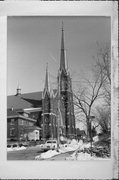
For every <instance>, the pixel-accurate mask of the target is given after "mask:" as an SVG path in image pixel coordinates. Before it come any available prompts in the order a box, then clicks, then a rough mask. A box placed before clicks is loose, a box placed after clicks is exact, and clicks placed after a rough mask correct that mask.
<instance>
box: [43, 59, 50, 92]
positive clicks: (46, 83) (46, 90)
mask: <svg viewBox="0 0 119 180" xmlns="http://www.w3.org/2000/svg"><path fill="white" fill-rule="evenodd" d="M46 92H49V88H48V63H47V65H46V75H45V87H44V94H45V93H46Z"/></svg>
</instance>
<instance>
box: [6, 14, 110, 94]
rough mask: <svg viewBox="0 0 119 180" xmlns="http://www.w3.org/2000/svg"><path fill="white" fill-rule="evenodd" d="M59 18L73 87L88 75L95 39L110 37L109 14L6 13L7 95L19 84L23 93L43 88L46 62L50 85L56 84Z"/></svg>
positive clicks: (58, 55)
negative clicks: (23, 14) (61, 15)
mask: <svg viewBox="0 0 119 180" xmlns="http://www.w3.org/2000/svg"><path fill="white" fill-rule="evenodd" d="M62 21H63V24H64V39H65V49H66V59H67V62H68V68H69V71H70V74H71V77H72V84H73V87H74V88H75V85H76V84H77V82H78V83H79V84H80V82H81V81H82V78H83V76H87V77H88V78H90V76H91V73H90V72H91V71H90V70H91V68H92V65H93V64H94V59H93V58H92V57H93V56H94V55H95V54H96V43H97V42H98V43H103V42H104V43H105V42H110V40H111V28H110V18H109V17H41V16H37V17H35V16H34V17H30V16H29V17H27V16H26V17H20V16H19V17H15V16H13V17H8V26H7V94H8V95H15V94H16V88H17V86H18V84H19V85H20V87H21V92H22V93H28V92H37V91H42V90H43V88H44V84H45V83H44V80H45V71H46V64H47V63H48V73H49V84H50V87H51V88H56V78H57V75H58V69H59V64H60V48H61V27H62Z"/></svg>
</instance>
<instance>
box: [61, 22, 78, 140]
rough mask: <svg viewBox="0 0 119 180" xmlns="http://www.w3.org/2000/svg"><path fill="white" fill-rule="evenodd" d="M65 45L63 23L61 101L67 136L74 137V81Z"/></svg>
mask: <svg viewBox="0 0 119 180" xmlns="http://www.w3.org/2000/svg"><path fill="white" fill-rule="evenodd" d="M65 52H66V51H65V46H64V27H63V23H62V33H61V50H60V68H59V71H58V85H59V91H60V101H61V104H62V105H63V109H64V112H62V113H63V114H64V120H63V122H64V127H65V130H64V131H65V135H66V137H67V138H73V137H74V136H75V117H74V105H73V93H72V82H71V78H70V73H69V71H68V69H67V65H66V56H65Z"/></svg>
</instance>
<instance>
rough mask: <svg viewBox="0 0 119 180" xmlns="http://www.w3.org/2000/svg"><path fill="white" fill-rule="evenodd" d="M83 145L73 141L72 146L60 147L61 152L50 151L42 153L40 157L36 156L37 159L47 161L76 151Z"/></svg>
mask: <svg viewBox="0 0 119 180" xmlns="http://www.w3.org/2000/svg"><path fill="white" fill-rule="evenodd" d="M81 144H82V143H80V144H79V143H78V142H77V141H76V140H74V139H73V140H72V141H71V143H70V144H64V145H60V149H59V152H57V151H56V150H49V151H47V152H45V153H41V154H40V155H39V156H36V157H35V159H36V160H38V159H47V158H51V157H53V156H55V155H58V154H61V153H66V152H69V151H75V150H76V149H77V148H79V146H81Z"/></svg>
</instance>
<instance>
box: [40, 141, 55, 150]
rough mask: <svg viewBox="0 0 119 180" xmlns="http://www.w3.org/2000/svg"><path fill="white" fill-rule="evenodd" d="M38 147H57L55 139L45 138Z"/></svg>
mask: <svg viewBox="0 0 119 180" xmlns="http://www.w3.org/2000/svg"><path fill="white" fill-rule="evenodd" d="M40 147H41V148H42V149H56V148H57V140H47V141H46V142H45V144H41V145H40Z"/></svg>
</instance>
